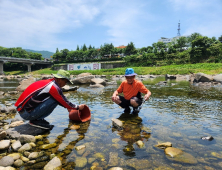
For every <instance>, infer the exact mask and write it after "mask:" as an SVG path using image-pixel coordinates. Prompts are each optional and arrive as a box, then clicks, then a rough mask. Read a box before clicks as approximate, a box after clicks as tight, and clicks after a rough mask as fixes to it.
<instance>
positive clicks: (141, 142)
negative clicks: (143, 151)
mask: <svg viewBox="0 0 222 170" xmlns="http://www.w3.org/2000/svg"><path fill="white" fill-rule="evenodd" d="M136 144H137V145H138V147H139V148H142V147H144V143H143V141H141V140H138V141H136Z"/></svg>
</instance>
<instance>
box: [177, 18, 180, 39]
mask: <svg viewBox="0 0 222 170" xmlns="http://www.w3.org/2000/svg"><path fill="white" fill-rule="evenodd" d="M177 31H178V32H177V36H178V37H180V20H179V23H178V29H177Z"/></svg>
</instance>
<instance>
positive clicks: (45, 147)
mask: <svg viewBox="0 0 222 170" xmlns="http://www.w3.org/2000/svg"><path fill="white" fill-rule="evenodd" d="M54 147H56V143H50V144H45V145H42V146H40V149H50V148H54Z"/></svg>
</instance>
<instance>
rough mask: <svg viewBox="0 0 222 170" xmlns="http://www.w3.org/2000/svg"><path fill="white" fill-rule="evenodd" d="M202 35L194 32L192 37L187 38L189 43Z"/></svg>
mask: <svg viewBox="0 0 222 170" xmlns="http://www.w3.org/2000/svg"><path fill="white" fill-rule="evenodd" d="M199 36H202V35H201V34H200V33H196V32H195V33H193V34H191V36H190V37H188V38H187V42H188V43H192V41H193V40H195V39H196V38H197V37H199Z"/></svg>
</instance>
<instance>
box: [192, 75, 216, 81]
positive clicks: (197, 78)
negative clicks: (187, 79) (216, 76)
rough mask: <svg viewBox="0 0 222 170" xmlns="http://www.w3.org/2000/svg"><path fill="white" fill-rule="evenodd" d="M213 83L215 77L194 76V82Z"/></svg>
mask: <svg viewBox="0 0 222 170" xmlns="http://www.w3.org/2000/svg"><path fill="white" fill-rule="evenodd" d="M211 81H213V76H211V75H207V74H204V73H197V74H195V75H194V80H193V82H197V83H198V82H211Z"/></svg>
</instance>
